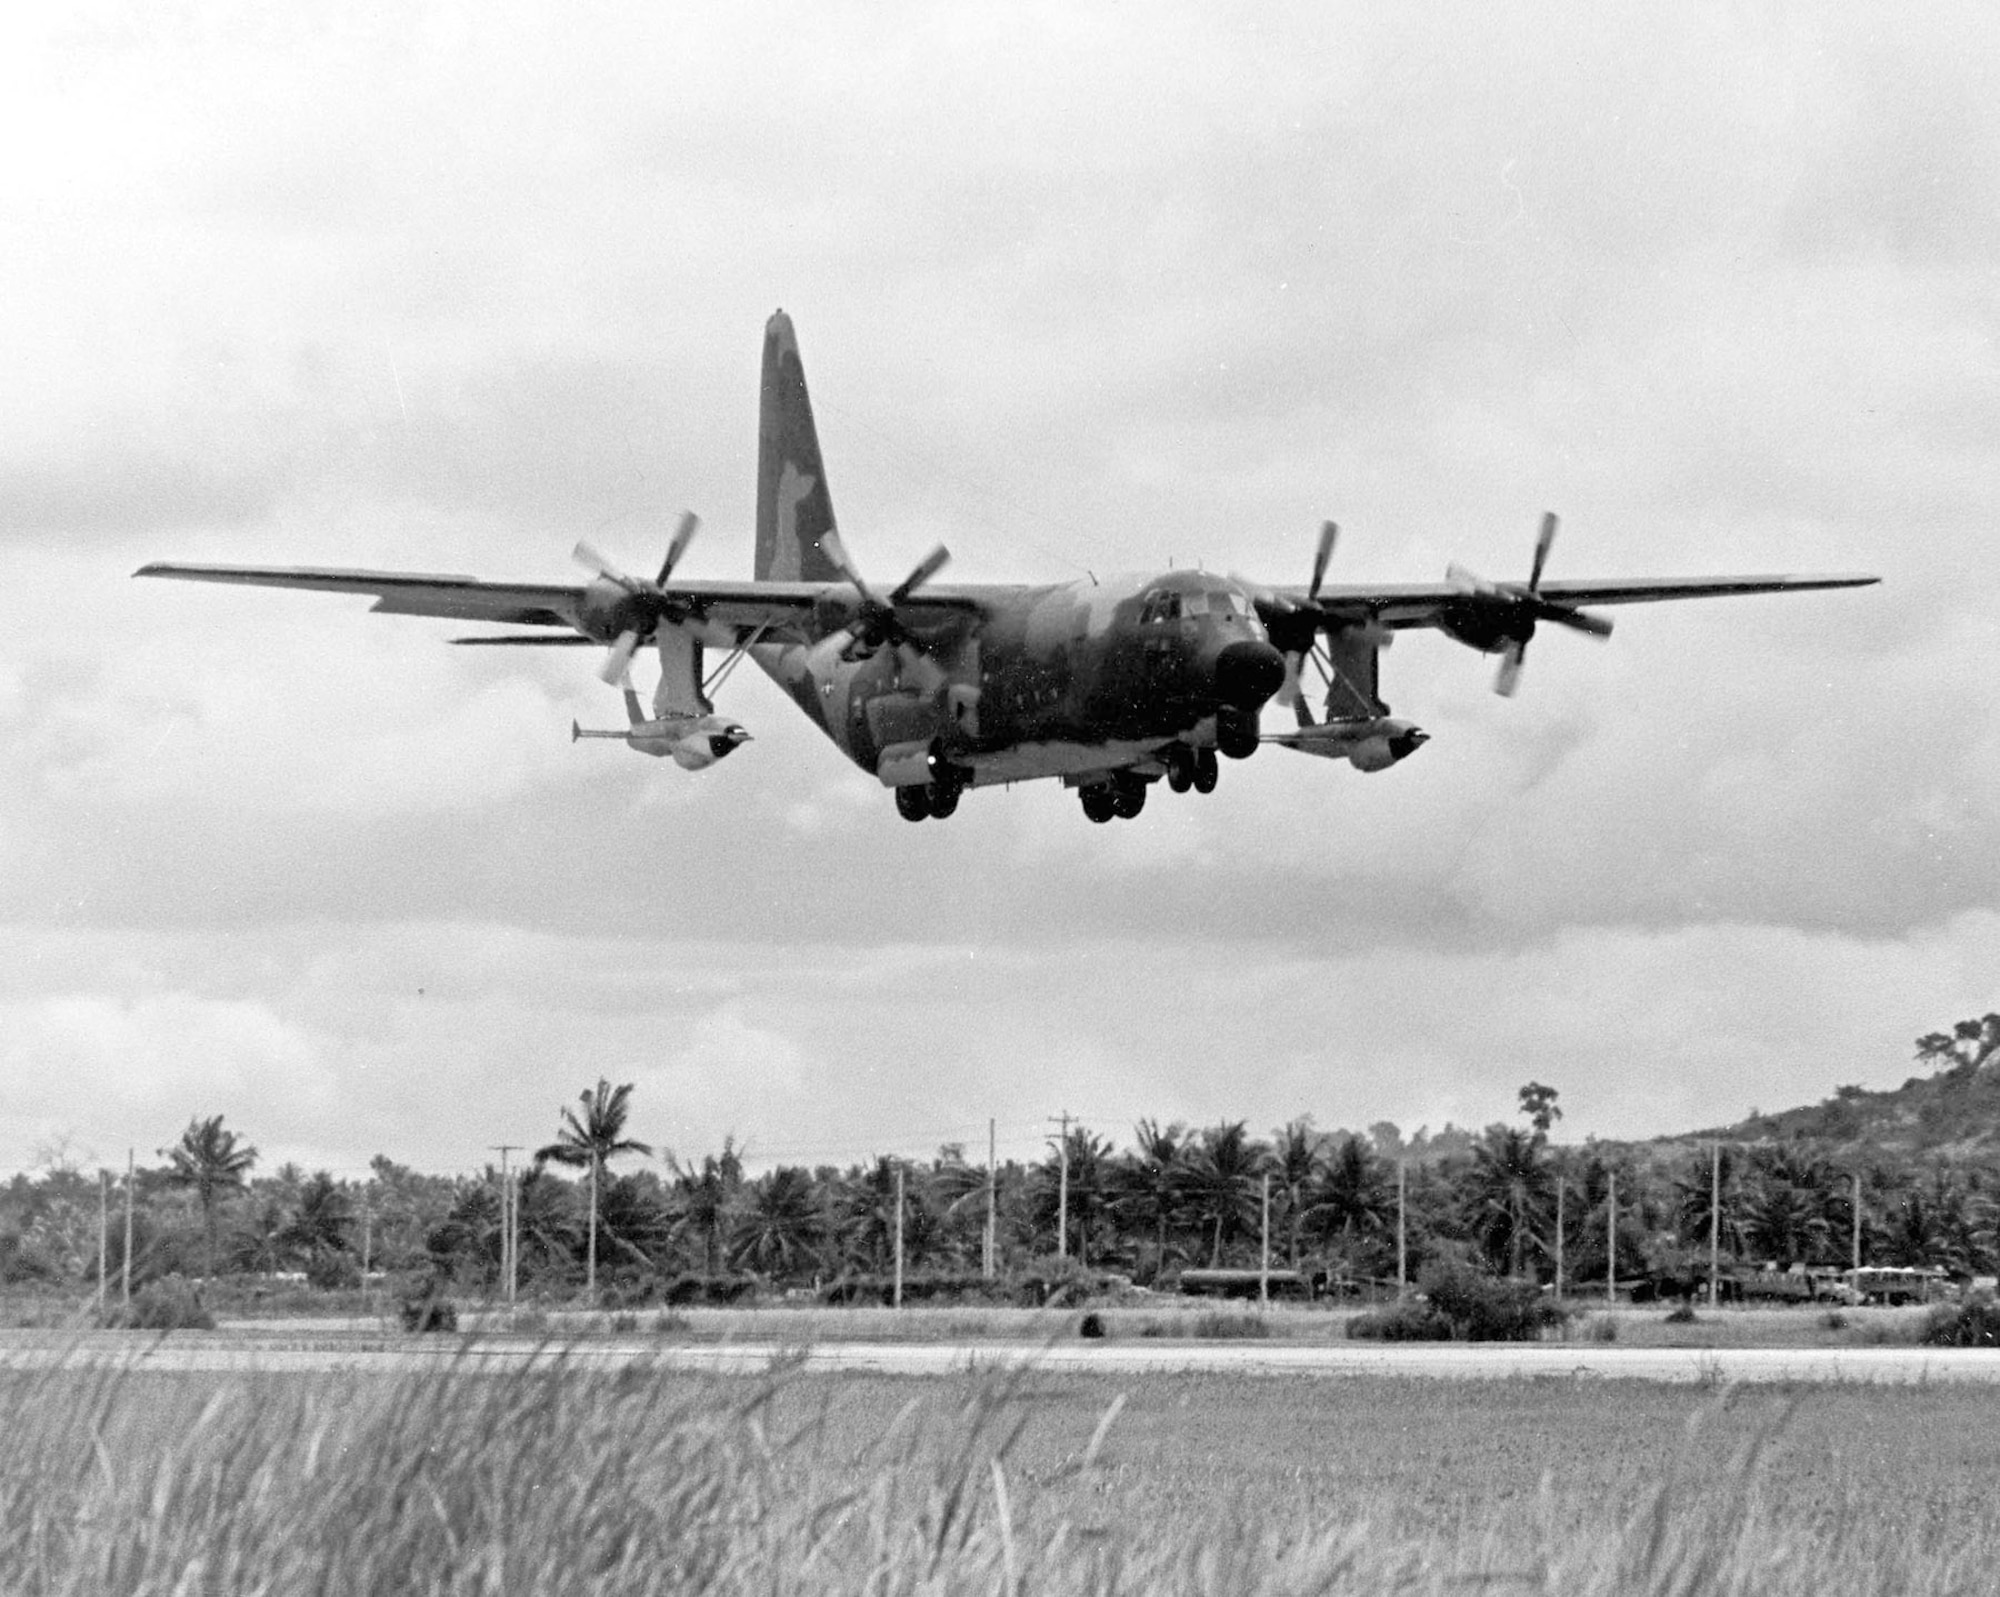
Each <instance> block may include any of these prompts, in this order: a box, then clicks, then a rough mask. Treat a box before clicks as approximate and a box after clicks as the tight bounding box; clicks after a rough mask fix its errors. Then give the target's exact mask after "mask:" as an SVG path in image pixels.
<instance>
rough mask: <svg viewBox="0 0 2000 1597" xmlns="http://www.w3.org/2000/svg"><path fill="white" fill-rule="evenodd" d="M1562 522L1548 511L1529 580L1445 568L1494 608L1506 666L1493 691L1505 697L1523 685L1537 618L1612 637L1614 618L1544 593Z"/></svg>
mask: <svg viewBox="0 0 2000 1597" xmlns="http://www.w3.org/2000/svg"><path fill="white" fill-rule="evenodd" d="M1557 525H1558V523H1557V520H1556V513H1555V512H1554V511H1553V510H1550V511H1547V512H1545V513H1544V514H1543V516H1542V528H1541V532H1540V533H1539V534H1538V535H1537V536H1536V538H1535V559H1534V564H1533V565H1532V566H1530V567H1529V570H1528V580H1527V582H1526V584H1525V585H1524V584H1522V583H1518V582H1488V581H1486V580H1485V579H1484V578H1483V577H1480V576H1477V575H1475V574H1474V573H1472V572H1470V571H1467V570H1466V569H1465V568H1464V567H1463V566H1456V565H1455V566H1452V567H1450V568H1449V569H1448V570H1447V571H1446V572H1445V580H1446V581H1448V582H1450V583H1451V584H1452V585H1453V586H1455V587H1457V588H1458V589H1459V590H1460V591H1462V592H1463V593H1464V594H1465V595H1466V597H1467V598H1468V599H1470V600H1472V601H1474V602H1475V603H1477V604H1480V605H1483V606H1486V607H1488V608H1489V609H1490V610H1491V612H1492V613H1493V614H1494V616H1495V620H1496V623H1497V625H1496V626H1495V629H1494V635H1495V636H1496V637H1499V638H1501V639H1504V640H1505V641H1504V643H1503V644H1502V647H1501V650H1500V669H1499V671H1498V672H1497V673H1496V674H1495V676H1494V678H1493V691H1494V692H1495V693H1497V694H1499V695H1500V696H1501V697H1502V698H1512V697H1513V695H1514V691H1515V689H1517V688H1518V687H1520V685H1521V666H1522V663H1523V661H1524V660H1525V658H1526V656H1527V652H1528V640H1529V639H1530V638H1532V637H1533V636H1534V635H1535V624H1536V623H1537V622H1540V621H1552V622H1554V623H1555V624H1556V625H1557V626H1560V627H1568V628H1569V629H1570V630H1571V631H1572V632H1581V633H1583V634H1584V636H1586V637H1591V638H1608V637H1610V636H1611V623H1610V622H1609V621H1607V620H1606V619H1605V618H1604V617H1603V616H1599V615H1593V614H1591V613H1590V612H1589V611H1588V610H1579V609H1578V608H1577V607H1576V606H1575V605H1571V604H1564V603H1562V602H1561V601H1560V600H1556V599H1545V598H1543V597H1542V569H1543V567H1545V566H1546V565H1547V564H1548V559H1549V550H1550V548H1551V547H1552V546H1553V545H1554V543H1555V541H1556V527H1557Z"/></svg>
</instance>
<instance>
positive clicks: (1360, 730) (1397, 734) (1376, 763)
mask: <svg viewBox="0 0 2000 1597" xmlns="http://www.w3.org/2000/svg"><path fill="white" fill-rule="evenodd" d="M1264 741H1265V742H1267V743H1282V744H1283V745H1284V746H1285V747H1286V748H1288V749H1297V750H1298V751H1299V752H1300V753H1301V754H1317V755H1318V756H1319V757H1320V758H1321V759H1324V760H1345V761H1347V763H1348V764H1350V765H1352V766H1353V767H1354V768H1355V770H1357V771H1386V770H1388V768H1389V767H1390V766H1392V765H1395V764H1397V763H1399V762H1400V761H1403V760H1407V759H1408V758H1409V757H1410V756H1411V755H1412V754H1414V753H1416V752H1417V750H1418V749H1420V748H1422V747H1423V746H1424V745H1425V744H1426V743H1428V742H1429V741H1430V733H1428V732H1426V731H1424V729H1423V728H1422V727H1420V726H1417V725H1416V724H1414V723H1413V722H1410V721H1397V720H1391V719H1390V718H1389V717H1387V716H1370V717H1368V718H1366V719H1364V720H1354V721H1322V722H1321V723H1320V724H1319V725H1318V726H1302V727H1300V728H1299V729H1298V730H1297V731H1296V732H1274V733H1271V734H1269V735H1268V736H1266V738H1265V739H1264Z"/></svg>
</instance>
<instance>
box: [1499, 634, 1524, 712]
mask: <svg viewBox="0 0 2000 1597" xmlns="http://www.w3.org/2000/svg"><path fill="white" fill-rule="evenodd" d="M1527 653H1528V646H1527V645H1526V644H1525V643H1510V644H1508V645H1507V647H1506V650H1505V651H1504V652H1503V653H1502V654H1501V656H1500V670H1499V673H1498V674H1497V675H1496V676H1495V677H1494V678H1493V691H1494V692H1495V693H1497V694H1499V695H1500V697H1501V698H1503V699H1511V698H1512V697H1513V696H1514V690H1515V689H1516V688H1518V687H1519V686H1520V685H1521V663H1522V661H1523V660H1524V659H1525V658H1526V657H1527Z"/></svg>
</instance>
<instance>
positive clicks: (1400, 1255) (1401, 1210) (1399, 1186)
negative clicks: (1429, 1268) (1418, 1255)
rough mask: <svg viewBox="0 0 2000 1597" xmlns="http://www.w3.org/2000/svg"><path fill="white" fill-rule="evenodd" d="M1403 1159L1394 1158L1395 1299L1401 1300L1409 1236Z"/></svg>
mask: <svg viewBox="0 0 2000 1597" xmlns="http://www.w3.org/2000/svg"><path fill="white" fill-rule="evenodd" d="M1404 1172H1405V1161H1404V1160H1402V1159H1401V1158H1398V1159H1397V1160H1396V1301H1397V1302H1398V1303H1400V1302H1402V1301H1403V1294H1404V1293H1405V1292H1406V1291H1407V1290H1408V1289H1409V1285H1410V1238H1409V1228H1408V1226H1407V1224H1406V1223H1405V1218H1404V1217H1405V1214H1406V1212H1407V1210H1408V1207H1409V1205H1408V1202H1407V1198H1408V1190H1407V1189H1408V1181H1407V1179H1406V1177H1405V1173H1404Z"/></svg>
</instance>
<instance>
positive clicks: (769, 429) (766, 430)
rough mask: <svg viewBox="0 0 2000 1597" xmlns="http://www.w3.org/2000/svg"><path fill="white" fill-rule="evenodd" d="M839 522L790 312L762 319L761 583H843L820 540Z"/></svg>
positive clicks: (759, 424)
mask: <svg viewBox="0 0 2000 1597" xmlns="http://www.w3.org/2000/svg"><path fill="white" fill-rule="evenodd" d="M832 526H833V496H832V494H830V493H829V492H828V491H827V486H826V467H825V466H824V465H822V464H821V462H820V458H819V433H818V431H817V430H816V429H815V428H814V427H813V414H812V401H811V400H810V399H808V398H807V397H806V373H805V367H804V366H803V365H801V364H800V362H799V341H798V336H797V335H796V334H795V333H793V331H792V319H791V317H789V316H787V315H786V314H785V313H784V312H783V311H779V312H778V313H777V314H776V315H774V316H773V317H772V318H771V319H770V320H769V321H768V322H766V323H765V324H764V385H763V393H762V398H761V401H760V404H759V407H758V416H757V569H756V572H755V576H756V577H757V580H758V581H760V582H766V581H768V582H837V581H839V580H840V571H839V569H838V568H837V567H836V566H835V565H834V563H833V562H832V561H831V560H829V559H827V557H826V555H825V554H824V553H822V552H821V550H820V546H819V540H820V538H821V536H822V535H823V534H824V533H825V532H826V531H827V530H828V529H829V528H831V527H832Z"/></svg>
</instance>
